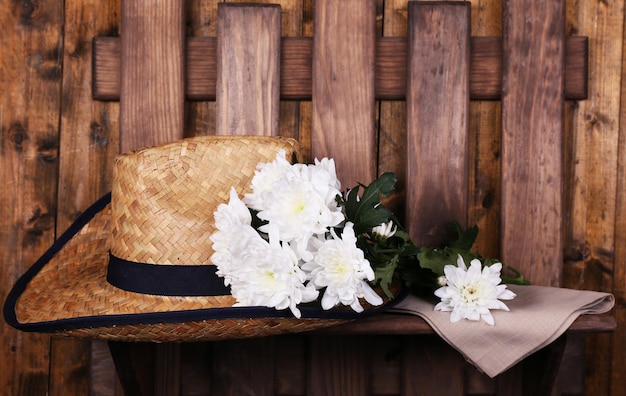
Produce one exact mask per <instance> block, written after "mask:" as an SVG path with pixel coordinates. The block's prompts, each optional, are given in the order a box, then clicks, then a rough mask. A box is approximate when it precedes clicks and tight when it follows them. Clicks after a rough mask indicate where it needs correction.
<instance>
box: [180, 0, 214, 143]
mask: <svg viewBox="0 0 626 396" xmlns="http://www.w3.org/2000/svg"><path fill="white" fill-rule="evenodd" d="M217 4H218V0H194V1H188V2H187V4H186V6H187V7H186V14H187V16H186V18H185V21H186V27H187V29H186V34H187V36H199V37H215V36H217V23H216V21H217ZM184 135H185V136H200V135H215V101H203V102H200V101H187V102H185V132H184Z"/></svg>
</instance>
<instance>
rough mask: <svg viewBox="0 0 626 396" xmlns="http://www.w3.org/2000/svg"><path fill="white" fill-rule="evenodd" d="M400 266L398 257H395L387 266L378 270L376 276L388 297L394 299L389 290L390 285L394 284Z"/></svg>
mask: <svg viewBox="0 0 626 396" xmlns="http://www.w3.org/2000/svg"><path fill="white" fill-rule="evenodd" d="M397 266H398V256H397V255H395V256H393V257H392V258H391V260H389V261H388V262H387V264H386V265H384V266H381V267H378V268H376V270H375V271H374V275H375V276H376V280H375V281H376V282H378V283H380V287H381V288H382V289H383V291H384V292H385V294H386V295H387V297H389V298H393V293H392V292H391V290H389V285H391V282H393V274H394V272H395V271H396V267H397Z"/></svg>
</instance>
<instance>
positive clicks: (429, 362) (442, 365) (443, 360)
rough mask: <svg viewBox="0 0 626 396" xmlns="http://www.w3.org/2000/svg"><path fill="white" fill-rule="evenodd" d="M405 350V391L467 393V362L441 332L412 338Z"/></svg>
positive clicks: (416, 393)
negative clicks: (439, 335)
mask: <svg viewBox="0 0 626 396" xmlns="http://www.w3.org/2000/svg"><path fill="white" fill-rule="evenodd" d="M402 353H403V363H404V364H403V369H404V370H403V373H402V382H401V383H402V394H403V395H420V396H427V395H440V394H447V395H463V394H465V384H464V383H463V378H464V373H463V372H464V370H465V368H466V362H465V360H464V359H463V357H462V356H461V355H460V354H459V353H457V352H456V351H455V350H454V349H453V348H452V347H451V346H450V345H448V344H446V342H445V341H443V340H442V339H441V338H439V337H438V336H436V335H431V336H422V337H411V338H408V339H407V341H406V344H405V346H404V350H403V351H402ZM442 373H445V375H442ZM444 378H445V379H444Z"/></svg>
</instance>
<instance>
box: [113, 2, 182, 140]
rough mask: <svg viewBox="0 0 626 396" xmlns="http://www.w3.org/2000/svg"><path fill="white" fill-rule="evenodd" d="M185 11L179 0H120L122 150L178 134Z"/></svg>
mask: <svg viewBox="0 0 626 396" xmlns="http://www.w3.org/2000/svg"><path fill="white" fill-rule="evenodd" d="M184 15H185V13H184V8H183V3H182V2H180V1H157V0H152V1H138V0H126V1H124V2H122V32H121V66H122V68H121V73H120V75H121V77H120V78H121V85H120V87H121V88H120V89H121V92H122V95H121V97H120V105H121V109H120V134H121V138H120V139H121V141H120V149H121V151H122V152H127V151H130V150H135V149H139V148H144V147H150V146H155V145H158V144H162V143H165V142H168V141H172V140H176V139H180V138H182V137H183V122H184V88H183V86H184V63H183V62H184V53H185V50H184V48H185V39H184V26H185V23H184Z"/></svg>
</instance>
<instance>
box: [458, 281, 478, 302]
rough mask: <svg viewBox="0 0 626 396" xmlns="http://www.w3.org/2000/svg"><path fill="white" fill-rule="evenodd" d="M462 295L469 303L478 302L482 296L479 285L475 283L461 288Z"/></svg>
mask: <svg viewBox="0 0 626 396" xmlns="http://www.w3.org/2000/svg"><path fill="white" fill-rule="evenodd" d="M461 297H462V298H463V300H464V301H465V302H467V303H472V302H476V301H477V300H478V299H479V298H480V288H479V285H477V284H475V283H473V284H471V285H465V286H463V287H462V288H461Z"/></svg>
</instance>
